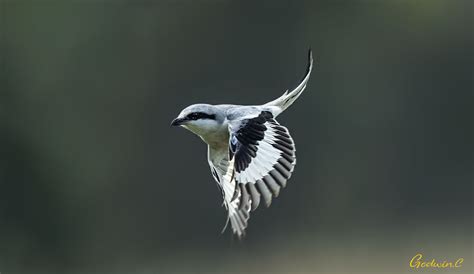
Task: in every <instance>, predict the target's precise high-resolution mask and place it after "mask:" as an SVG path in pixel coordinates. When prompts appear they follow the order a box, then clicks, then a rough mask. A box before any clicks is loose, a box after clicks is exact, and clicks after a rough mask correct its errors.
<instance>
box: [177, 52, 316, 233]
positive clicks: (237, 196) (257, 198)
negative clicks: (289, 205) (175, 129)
mask: <svg viewBox="0 0 474 274" xmlns="http://www.w3.org/2000/svg"><path fill="white" fill-rule="evenodd" d="M312 69H313V54H312V51H311V49H309V51H308V64H307V68H306V73H305V74H304V77H303V79H302V80H301V81H300V83H299V84H298V86H296V88H294V89H293V90H291V91H289V90H286V91H285V92H284V93H283V95H281V96H280V97H278V98H277V99H275V100H273V101H271V102H268V103H265V104H262V105H233V104H219V105H211V104H193V105H190V106H188V107H186V108H184V109H183V110H182V111H181V112H180V113H179V115H178V116H177V117H176V118H175V119H173V121H172V122H171V126H179V127H183V128H185V129H187V130H189V131H191V132H192V133H194V134H196V135H198V136H199V137H200V138H201V139H202V140H203V141H204V142H205V143H206V144H207V148H208V149H207V159H208V163H209V167H210V169H211V174H212V176H213V177H214V180H215V181H216V182H217V185H218V186H219V189H220V190H221V192H222V195H223V206H224V207H225V208H226V210H227V220H226V223H225V226H224V229H223V230H222V232H224V231H225V229H226V227H227V226H228V224H229V221H230V224H231V227H232V232H233V234H234V235H237V237H238V238H242V237H243V236H245V230H246V228H247V226H248V220H249V218H250V213H251V211H254V210H256V209H257V208H258V207H259V205H260V204H264V205H265V206H266V207H269V206H270V204H271V202H272V199H273V198H276V197H278V195H279V193H280V191H281V190H282V189H283V188H285V187H286V185H287V181H288V180H289V179H290V177H291V175H292V173H293V171H294V168H295V165H296V154H295V152H296V149H295V142H294V141H293V138H292V137H291V135H290V132H289V130H288V129H287V128H286V127H285V126H282V125H280V123H278V121H277V120H276V117H277V116H278V115H280V114H281V113H282V112H284V111H285V110H286V109H287V108H288V107H289V106H291V105H292V104H293V103H294V102H295V101H296V99H298V97H299V96H300V95H301V93H302V92H303V91H304V90H305V88H306V86H307V84H308V81H309V78H310V75H311V70H312Z"/></svg>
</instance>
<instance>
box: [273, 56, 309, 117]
mask: <svg viewBox="0 0 474 274" xmlns="http://www.w3.org/2000/svg"><path fill="white" fill-rule="evenodd" d="M312 69H313V53H312V51H311V49H309V52H308V67H307V69H306V73H305V76H304V78H303V80H301V82H300V84H299V85H298V86H297V87H296V88H295V89H294V90H292V91H290V92H288V90H287V91H285V93H283V95H282V96H280V97H278V98H277V99H275V100H273V101H271V102H268V103H266V104H265V105H264V106H269V107H276V108H272V109H274V110H273V111H272V112H273V115H274V116H276V115H278V114H280V113H282V112H283V111H284V110H285V109H287V108H288V107H289V106H291V104H293V102H294V101H296V99H298V97H299V96H300V95H301V93H303V90H304V89H305V88H306V84H307V83H308V80H309V76H310V75H311V70H312Z"/></svg>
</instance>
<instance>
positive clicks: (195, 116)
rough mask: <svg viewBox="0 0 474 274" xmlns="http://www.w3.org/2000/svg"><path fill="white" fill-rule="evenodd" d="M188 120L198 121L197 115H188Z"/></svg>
mask: <svg viewBox="0 0 474 274" xmlns="http://www.w3.org/2000/svg"><path fill="white" fill-rule="evenodd" d="M188 118H189V119H191V120H196V119H197V118H198V115H197V113H195V112H193V113H190V114H189V115H188Z"/></svg>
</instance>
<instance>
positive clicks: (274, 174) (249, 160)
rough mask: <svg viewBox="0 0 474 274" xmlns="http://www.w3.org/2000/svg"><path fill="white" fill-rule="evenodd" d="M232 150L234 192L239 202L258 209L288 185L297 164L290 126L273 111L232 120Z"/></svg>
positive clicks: (268, 203) (230, 139) (230, 138)
mask: <svg viewBox="0 0 474 274" xmlns="http://www.w3.org/2000/svg"><path fill="white" fill-rule="evenodd" d="M229 133H230V135H229V154H230V160H231V161H233V162H234V165H233V166H234V173H235V174H234V177H235V188H236V189H235V193H237V195H234V198H236V196H238V197H237V198H238V199H240V202H239V205H240V206H241V207H242V206H250V207H251V209H252V210H255V209H256V208H257V207H258V206H259V204H260V201H262V200H263V201H264V203H265V205H266V206H267V207H268V206H270V204H271V201H272V198H273V197H277V196H278V194H279V193H280V190H281V189H282V188H284V187H285V186H286V183H287V181H288V179H289V178H290V176H291V173H292V172H293V170H294V167H295V164H296V156H295V145H294V142H293V139H292V138H291V136H290V133H289V132H288V130H287V129H286V128H285V127H283V126H281V125H280V124H279V123H278V122H277V121H276V120H275V119H274V118H273V115H272V113H271V112H269V111H261V112H260V113H259V114H258V115H257V116H253V117H246V118H243V119H238V120H233V121H231V122H230V123H229Z"/></svg>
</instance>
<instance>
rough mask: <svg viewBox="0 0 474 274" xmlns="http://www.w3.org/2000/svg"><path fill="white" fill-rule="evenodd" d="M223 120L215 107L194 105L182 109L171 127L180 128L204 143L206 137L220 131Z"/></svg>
mask: <svg viewBox="0 0 474 274" xmlns="http://www.w3.org/2000/svg"><path fill="white" fill-rule="evenodd" d="M223 120H224V117H223V114H222V113H221V112H220V111H219V109H218V108H217V107H216V106H213V105H208V104H195V105H190V106H188V107H186V108H185V109H183V110H182V111H181V113H180V114H179V115H178V117H176V118H175V119H174V120H173V121H172V122H171V125H172V126H182V127H184V128H185V129H187V130H189V131H191V132H193V133H195V134H197V135H199V136H201V137H202V138H203V139H204V140H205V141H206V137H207V136H208V135H212V134H214V133H215V132H216V131H220V130H222V122H223ZM226 130H227V129H226Z"/></svg>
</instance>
